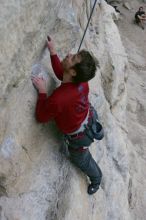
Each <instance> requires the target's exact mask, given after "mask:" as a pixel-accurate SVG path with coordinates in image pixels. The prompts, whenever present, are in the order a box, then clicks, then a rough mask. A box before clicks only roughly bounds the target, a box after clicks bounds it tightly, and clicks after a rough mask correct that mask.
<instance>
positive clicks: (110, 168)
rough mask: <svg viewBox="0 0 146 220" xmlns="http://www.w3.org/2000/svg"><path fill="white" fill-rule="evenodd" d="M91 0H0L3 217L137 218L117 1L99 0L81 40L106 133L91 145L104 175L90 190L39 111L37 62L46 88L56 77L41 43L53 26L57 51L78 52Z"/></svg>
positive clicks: (0, 213)
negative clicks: (92, 60) (90, 60)
mask: <svg viewBox="0 0 146 220" xmlns="http://www.w3.org/2000/svg"><path fill="white" fill-rule="evenodd" d="M93 2H94V1H88V0H84V1H83V0H80V1H79V0H74V1H72V0H60V1H58V0H48V1H47V0H42V1H38V0H35V1H34V0H31V1H30V0H26V1H23V0H22V1H21V2H20V1H16V0H9V1H4V0H1V3H0V4H1V7H0V14H1V18H0V38H1V42H0V49H1V53H0V58H1V63H0V65H1V75H0V94H1V95H0V109H1V110H0V121H1V124H0V143H1V145H0V196H1V197H0V219H2V220H6V219H7V220H28V219H29V220H45V219H46V220H51V219H52V220H56V219H58V220H61V219H62V220H71V219H80V220H82V219H84V220H89V219H92V220H97V219H100V220H117V219H119V220H130V219H131V220H132V219H133V218H132V217H131V213H130V210H129V206H130V204H131V203H130V202H131V194H132V193H131V187H132V179H131V176H130V164H129V163H130V162H129V153H128V152H129V147H130V146H131V145H130V144H131V143H129V142H128V140H127V126H126V116H125V114H126V80H127V74H128V61H127V55H126V53H125V50H124V47H123V45H122V42H121V38H120V35H119V31H118V29H117V26H116V25H115V23H114V21H113V16H114V17H116V15H115V14H114V13H115V12H114V9H113V8H112V7H111V6H109V5H108V4H107V3H106V2H105V1H101V3H100V4H97V5H96V9H95V11H94V14H93V17H92V21H91V23H90V26H89V29H88V32H87V34H86V38H85V40H84V43H83V46H82V47H83V48H86V49H89V50H90V51H92V52H93V54H94V56H95V57H96V59H97V60H98V61H99V64H100V68H98V71H97V74H96V77H95V78H94V79H93V80H91V81H90V101H91V103H92V104H93V105H94V107H95V108H96V109H97V111H98V114H99V117H100V120H101V121H102V123H103V125H104V129H105V138H104V139H103V140H102V141H100V142H96V143H94V144H93V145H92V146H91V148H90V149H91V152H92V153H93V155H94V158H95V160H96V161H97V162H98V163H99V165H100V167H101V169H102V172H103V179H102V184H101V188H100V190H99V191H98V192H97V193H96V194H95V195H93V196H89V195H88V194H87V193H86V190H87V180H86V178H85V177H84V175H83V174H82V173H81V172H80V171H79V170H77V169H76V168H74V167H73V166H72V165H71V164H70V162H69V161H68V159H67V158H65V156H64V155H62V154H61V153H60V152H59V147H60V143H61V134H60V133H59V131H58V130H57V128H56V126H55V125H54V123H53V122H51V123H48V124H47V125H41V124H38V123H37V122H36V121H35V118H34V111H35V104H36V91H35V89H34V88H33V86H32V84H31V80H30V75H31V68H32V65H33V64H34V63H37V62H41V63H42V64H43V65H45V66H46V68H47V69H48V78H49V81H48V94H50V93H51V92H52V90H53V89H54V88H55V87H56V86H57V85H58V84H59V82H58V81H57V79H56V78H55V77H54V75H53V71H52V68H51V66H50V58H49V53H48V51H47V50H46V49H45V47H44V44H45V40H46V35H47V34H48V33H49V34H50V35H51V37H52V38H53V39H54V41H55V43H56V48H57V50H58V54H59V55H60V57H61V58H63V57H64V56H65V55H66V53H67V52H69V51H71V52H74V53H75V52H76V51H77V49H78V46H79V43H80V40H81V37H82V34H83V31H84V29H85V25H86V23H87V19H88V18H89V14H90V10H91V6H92V5H93Z"/></svg>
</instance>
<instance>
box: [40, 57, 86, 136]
mask: <svg viewBox="0 0 146 220" xmlns="http://www.w3.org/2000/svg"><path fill="white" fill-rule="evenodd" d="M51 63H52V67H53V70H54V72H55V75H56V76H57V77H58V79H60V80H61V81H62V80H63V68H62V65H61V62H60V60H59V58H58V56H57V55H53V56H51ZM88 93H89V87H88V83H87V82H85V83H78V84H76V83H72V82H68V83H62V84H61V86H60V87H58V88H57V89H55V91H54V92H53V93H52V95H51V96H49V97H47V94H38V100H37V105H36V119H37V120H38V121H39V122H43V123H45V122H48V121H49V120H51V119H54V120H55V122H56V124H57V126H58V128H59V129H60V130H61V131H62V132H63V133H64V134H66V133H71V132H73V131H75V130H77V129H78V128H79V127H80V125H81V123H82V122H83V121H84V119H85V118H86V115H87V113H88V109H89V102H88Z"/></svg>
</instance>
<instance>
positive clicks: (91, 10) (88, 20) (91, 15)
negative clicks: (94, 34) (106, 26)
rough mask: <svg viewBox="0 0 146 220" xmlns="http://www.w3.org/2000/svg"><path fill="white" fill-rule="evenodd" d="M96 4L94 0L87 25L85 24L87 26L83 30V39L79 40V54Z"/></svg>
mask: <svg viewBox="0 0 146 220" xmlns="http://www.w3.org/2000/svg"><path fill="white" fill-rule="evenodd" d="M96 2H97V0H95V2H94V5H93V8H92V10H91V13H90V17H89V19H88V23H87V25H86V29H85V31H84V34H83V37H82V40H81V43H80V46H79V49H78V52H79V50H80V48H81V45H82V43H83V40H84V37H85V34H86V31H87V28H88V25H89V22H90V20H91V17H92V14H93V11H94V8H95V5H96Z"/></svg>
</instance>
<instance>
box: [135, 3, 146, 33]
mask: <svg viewBox="0 0 146 220" xmlns="http://www.w3.org/2000/svg"><path fill="white" fill-rule="evenodd" d="M135 21H136V23H137V24H139V25H140V26H141V28H142V29H143V30H144V22H145V21H146V13H145V11H144V9H143V7H142V6H141V7H140V8H139V10H138V11H137V12H136V13H135Z"/></svg>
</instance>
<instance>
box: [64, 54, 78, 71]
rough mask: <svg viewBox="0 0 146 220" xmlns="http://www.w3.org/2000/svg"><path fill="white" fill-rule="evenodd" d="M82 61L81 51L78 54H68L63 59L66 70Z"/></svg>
mask: <svg viewBox="0 0 146 220" xmlns="http://www.w3.org/2000/svg"><path fill="white" fill-rule="evenodd" d="M80 62H81V56H80V54H79V53H77V54H68V55H67V56H66V57H65V58H64V59H63V60H62V66H63V69H64V71H68V70H70V69H72V68H73V66H74V65H75V64H77V63H80Z"/></svg>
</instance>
